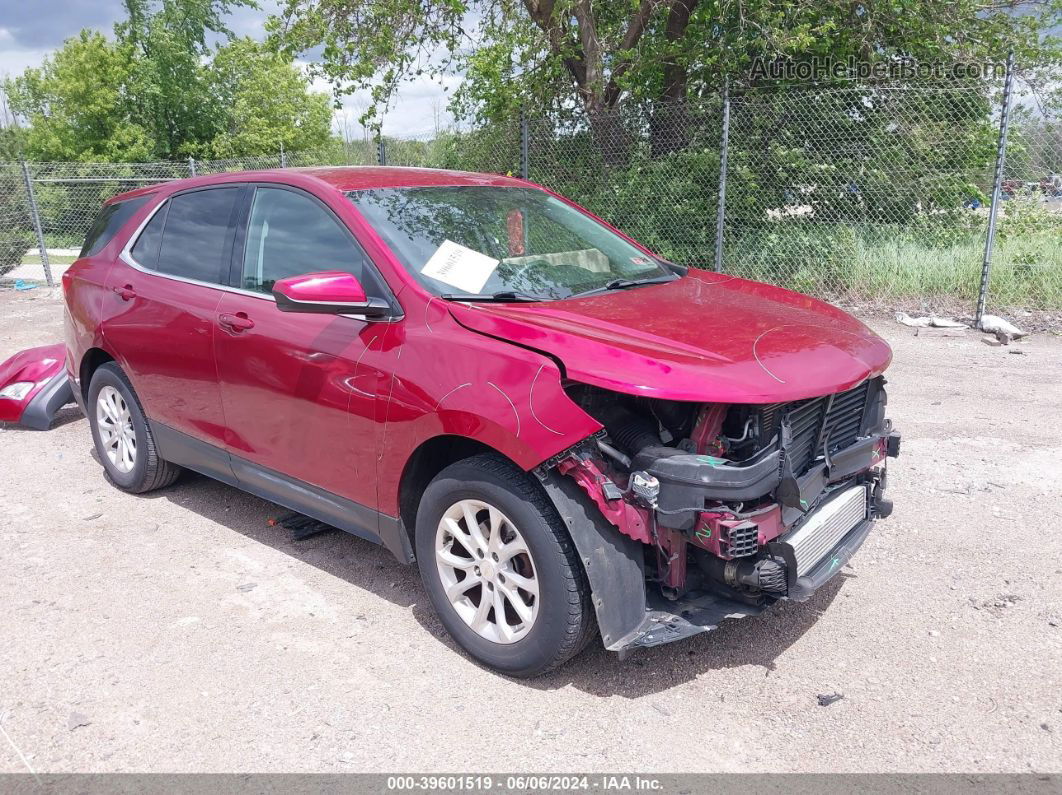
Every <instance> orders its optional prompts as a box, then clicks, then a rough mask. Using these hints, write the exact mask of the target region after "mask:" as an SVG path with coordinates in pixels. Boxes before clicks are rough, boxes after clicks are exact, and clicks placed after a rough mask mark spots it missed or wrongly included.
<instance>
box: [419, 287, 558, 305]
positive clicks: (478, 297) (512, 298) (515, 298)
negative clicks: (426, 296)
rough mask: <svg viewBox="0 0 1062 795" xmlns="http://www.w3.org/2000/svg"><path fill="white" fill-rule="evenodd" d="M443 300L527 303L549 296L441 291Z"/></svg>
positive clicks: (507, 292)
mask: <svg viewBox="0 0 1062 795" xmlns="http://www.w3.org/2000/svg"><path fill="white" fill-rule="evenodd" d="M439 297H440V298H441V299H443V300H444V301H485V302H490V301H495V302H497V303H499V304H501V303H529V302H531V301H548V300H550V299H549V298H543V297H542V296H538V295H528V294H527V293H519V292H516V291H515V290H502V291H500V292H497V293H486V294H478V293H443V294H442V295H440V296H439Z"/></svg>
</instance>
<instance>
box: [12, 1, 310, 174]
mask: <svg viewBox="0 0 1062 795" xmlns="http://www.w3.org/2000/svg"><path fill="white" fill-rule="evenodd" d="M249 4H251V2H250V0H125V7H126V11H127V17H126V19H125V20H124V21H123V22H121V23H119V24H118V25H116V26H115V38H114V40H111V39H108V38H107V37H105V36H104V35H102V34H101V33H98V32H91V31H87V30H86V31H82V32H81V34H80V35H79V36H77V37H74V38H72V39H69V40H67V41H66V42H65V43H64V44H63V46H62V47H61V48H60V49H58V50H57V51H56V52H55V53H54V54H53V55H52V56H51V57H49V58H47V59H45V61H44V63H43V64H42V65H41V66H40V67H37V68H31V69H27V70H26V71H25V72H24V73H23V74H22V75H20V76H18V77H16V78H15V79H13V80H9V81H7V82H6V84H5V88H6V90H7V93H8V95H9V98H10V105H11V108H12V110H13V111H15V112H17V113H18V114H20V115H21V116H22V117H23V118H24V119H25V120H26V121H27V122H28V129H27V130H26V131H25V136H24V138H25V140H24V148H25V154H26V156H27V157H29V158H31V159H35V160H80V161H83V162H91V161H105V162H107V161H109V162H139V161H146V160H161V159H171V158H173V159H176V158H186V157H188V156H195V157H210V156H222V157H231V156H237V155H252V154H265V153H269V154H275V153H276V152H277V151H278V149H279V148H280V147H281V146H284V147H285V148H288V149H292V148H304V147H310V146H316V145H319V144H321V143H323V142H325V141H326V140H327V139H328V137H329V131H330V115H331V113H330V108H329V100H328V98H327V97H326V96H325V95H321V94H315V93H312V92H311V91H310V90H309V79H308V78H307V77H306V76H304V75H303V74H302V73H301V72H300V71H299V70H298V68H297V67H295V65H294V64H293V63H292V62H291V60H290V59H287V58H284V57H282V56H279V55H277V54H275V53H267V52H265V51H264V50H263V49H262V48H261V47H260V46H259V45H256V44H255V43H254V42H251V41H250V40H241V41H230V42H229V43H228V44H227V45H226V46H222V47H220V48H219V49H218V50H217V51H216V52H215V51H213V49H212V48H211V46H210V45H209V44H208V41H209V40H210V39H211V37H213V36H215V35H222V36H226V35H228V33H229V32H228V30H227V29H226V28H225V26H224V24H223V21H222V20H223V19H224V16H225V15H226V14H227V13H228V12H229V11H230V10H231V9H232V8H233V7H236V6H240V5H249Z"/></svg>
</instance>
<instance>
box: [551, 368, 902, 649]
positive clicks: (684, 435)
mask: <svg viewBox="0 0 1062 795" xmlns="http://www.w3.org/2000/svg"><path fill="white" fill-rule="evenodd" d="M884 384H885V380H884V378H883V377H880V376H879V377H876V378H872V379H868V380H866V381H864V382H863V383H861V384H859V385H858V386H856V387H854V388H852V389H849V390H847V391H845V392H841V393H838V394H834V395H827V396H824V397H816V398H811V399H807V400H799V401H794V402H791V403H780V404H767V405H738V404H734V405H722V404H702V405H695V404H689V403H682V402H678V401H667V400H658V399H649V398H641V397H632V396H627V395H620V394H618V393H614V392H610V391H608V390H604V389H600V388H597V387H592V386H587V385H585V384H575V383H572V384H568V385H567V386H566V391H567V392H568V394H569V396H570V397H571V398H572V399H573V400H574V401H575V402H576V403H577V404H578V405H579V406H580V407H581V408H582V409H583V410H584V411H586V412H587V413H588V414H590V416H592V417H594V418H595V419H597V420H598V421H599V422H600V423H601V425H602V426H603V430H602V431H600V432H599V433H598V434H597V435H595V436H594V437H592V438H590V439H587V440H585V441H584V442H582V443H581V444H579V445H577V446H575V447H574V448H572V449H570V450H567V451H565V452H563V453H561V454H560V455H558V456H555V457H554V458H553V459H551V460H550V461H547V462H545V463H544V464H543V465H542V466H540V467H539V468H538V474H539V476H540V477H541V478H542V480H543V483H544V485H545V487H546V489H547V491H548V492H549V493H550V496H551V497H552V498H553V501H554V503H555V504H556V505H557V507H558V510H559V511H560V513H561V516H562V518H563V519H564V520H565V522H566V524H567V525H568V528H569V530H570V532H571V534H572V537H573V540H574V541H575V544H576V547H577V548H578V550H579V552H580V555H581V557H582V559H583V564H584V567H585V568H586V571H587V576H588V578H589V580H590V584H591V588H592V591H593V594H594V596H593V598H594V605H595V609H596V611H597V615H598V623H599V625H600V627H601V633H602V638H603V640H604V643H605V646H606V648H608V649H611V650H623V649H629V648H635V647H639V646H655V645H657V644H660V643H666V642H669V641H672V640H678V639H681V638H683V637H687V636H689V635H692V634H695V633H698V632H704V631H708V630H711V629H714V628H715V627H716V626H717V625H718V624H719V622H720V621H722V620H723V619H724V618H739V617H743V616H750V615H755V614H757V613H760V612H762V611H763V610H764V609H766V608H767V607H769V606H770V605H771V604H773V603H774V602H776V601H778V600H779V599H791V600H797V601H803V600H806V599H808V598H809V597H810V596H811V595H812V594H813V593H814V592H815V591H816V590H817V589H818V588H820V587H822V585H824V584H825V583H826V582H827V581H828V580H830V579H831V578H832V577H833V576H835V575H836V574H837V573H838V572H839V571H840V569H841V568H842V567H843V566H844V564H845V563H846V562H847V561H848V559H849V558H850V557H851V556H852V555H853V554H854V553H855V551H856V550H857V549H858V548H859V547H860V545H862V543H863V541H864V540H865V539H866V537H867V534H868V533H869V532H870V529H871V526H872V525H873V522H874V520H875V519H879V518H884V517H886V516H888V515H889V514H890V513H891V511H892V505H891V503H890V502H889V501H888V500H887V499H886V498H885V487H886V469H887V467H886V461H887V459H888V458H889V457H895V456H897V455H898V454H899V446H900V436H899V434H898V433H897V432H896V431H894V430H893V429H892V426H891V423H890V421H889V420H888V419H886V417H885V406H886V397H885V390H884ZM587 498H589V500H590V501H591V502H592V503H593V505H594V506H595V507H596V509H597V511H598V512H600V514H601V516H602V517H603V518H604V519H605V520H606V521H607V522H608V523H609V524H610V525H612V526H613V527H614V528H615V530H616V532H614V533H605V534H603V533H602V532H601V531H600V530H598V529H597V528H598V527H599V526H600V521H599V520H597V523H596V524H595V520H596V517H592V516H590V515H589V513H590V511H588V508H587V506H586V499H587Z"/></svg>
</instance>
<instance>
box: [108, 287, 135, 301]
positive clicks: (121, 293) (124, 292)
mask: <svg viewBox="0 0 1062 795" xmlns="http://www.w3.org/2000/svg"><path fill="white" fill-rule="evenodd" d="M111 290H113V291H114V294H115V295H117V296H118V297H119V298H121V299H122V300H123V301H130V300H132V299H133V298H136V290H134V289H133V285H131V284H127V285H125V286H124V287H112V288H111Z"/></svg>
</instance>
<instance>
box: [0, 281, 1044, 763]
mask: <svg viewBox="0 0 1062 795" xmlns="http://www.w3.org/2000/svg"><path fill="white" fill-rule="evenodd" d="M60 311H61V310H60V306H59V302H58V297H57V296H56V295H55V294H54V292H53V291H47V290H45V289H38V290H34V291H31V292H27V293H14V292H12V291H0V359H3V358H6V357H7V356H9V355H11V354H13V353H15V352H16V351H18V350H20V349H22V348H24V347H28V346H30V345H36V344H43V343H46V342H51V341H53V340H57V339H59V338H60V337H61V320H60ZM875 326H876V328H877V329H878V331H879V332H880V333H882V334H883V335H885V337H886V338H887V339H888V340H889V341H890V342H891V343H892V345H893V347H894V350H895V362H894V364H893V367H892V369H891V371H890V382H891V386H890V397H891V406H890V408H891V415H892V417H893V418H894V420H895V421H896V423H897V425H898V426H899V427H900V429H901V430H902V431H903V433H904V447H903V454H902V457H901V458H900V459H899V461H898V462H894V464H893V466H892V471H891V472H890V475H891V478H890V485H891V494H892V496H893V497H894V498H895V502H896V511H895V513H894V514H893V516H892V518H891V519H889V520H888V521H885V522H882V523H880V524H879V525H878V526H877V528H876V529H875V530H874V532H873V533H872V534H871V536H870V538H869V540H868V541H867V543H866V545H865V546H864V548H863V549H862V550H861V551H860V553H859V554H858V555H856V557H855V559H854V560H853V561H852V562H851V564H850V565H849V566H848V567H847V568H846V569H845V570H844V572H843V576H840V577H838V578H836V579H835V580H834V581H833V582H832V583H831V584H830V585H829V586H827V587H826V588H824V589H823V590H822V591H820V592H819V593H818V594H817V595H816V597H815V598H814V599H812V600H811V601H809V602H807V603H804V604H783V605H779V606H778V607H776V608H775V609H773V610H771V611H768V612H767V613H766V614H765V615H762V616H759V617H757V618H751V619H745V620H742V621H732V622H728V623H726V624H725V625H724V626H723V627H721V628H720V629H719V630H718V631H716V632H713V633H710V634H707V635H701V636H699V637H697V638H694V639H692V640H690V641H687V642H683V643H677V644H672V645H668V646H663V647H659V648H656V649H651V650H647V651H643V652H640V653H637V654H634V655H632V656H630V657H628V658H627V659H626V660H624V661H620V660H618V659H617V657H616V656H615V655H611V654H608V653H606V652H604V651H603V650H600V649H592V650H590V651H588V652H587V653H585V654H584V655H583V656H581V657H579V658H578V659H576V660H575V661H573V662H572V663H570V664H569V665H568V666H566V667H565V668H563V669H562V670H561V671H559V672H557V673H555V674H553V675H551V676H549V677H546V678H543V679H540V680H537V681H532V682H517V681H510V680H507V679H505V678H502V677H500V676H496V675H494V674H492V673H489V672H488V671H486V670H483V669H481V668H479V667H478V666H476V665H475V664H473V663H472V662H470V661H469V660H468V659H467V658H466V657H464V656H463V655H462V654H461V653H460V652H458V651H457V650H456V649H455V647H454V645H453V644H452V643H451V642H450V641H449V640H448V639H447V638H446V636H445V635H444V634H443V632H442V628H441V626H440V624H439V622H438V621H436V620H435V618H434V617H433V616H432V614H431V612H430V609H429V607H428V606H427V603H426V600H425V598H424V594H423V591H422V590H421V588H420V585H419V582H418V579H417V574H416V571H415V569H413V568H405V567H402V566H400V565H399V564H397V563H396V562H395V561H394V560H393V559H392V558H391V557H390V556H389V555H388V554H387V553H386V552H385V551H384V550H383V549H382V548H378V547H375V546H373V545H371V544H369V543H367V542H364V541H361V540H359V539H356V538H354V537H351V536H346V535H343V534H338V533H336V534H331V535H325V536H318V537H315V538H312V539H309V540H307V541H303V542H299V543H293V542H292V541H291V540H290V538H289V535H288V533H287V532H286V531H283V530H282V529H280V528H278V527H272V526H270V525H269V523H268V520H269V518H270V517H273V516H276V515H277V514H278V513H280V512H281V511H280V509H279V508H278V507H277V506H275V505H272V504H270V503H267V502H265V501H262V500H259V499H257V498H254V497H251V496H248V495H245V494H242V493H241V492H239V491H236V490H235V489H232V488H229V487H226V486H223V485H221V484H218V483H214V482H212V481H210V480H207V479H205V478H202V477H196V476H190V475H189V476H185V477H184V478H182V480H181V481H180V482H179V483H178V484H177V485H176V486H174V487H171V488H169V489H166V490H164V491H161V492H157V493H155V494H152V495H149V496H142V497H134V496H129V495H126V494H123V493H122V492H120V491H118V490H116V489H115V488H113V487H111V486H109V485H108V484H107V483H106V482H105V481H104V479H103V475H102V471H101V468H100V466H99V465H98V464H97V463H96V461H95V460H94V459H93V457H92V454H91V448H92V443H91V441H90V437H89V432H88V426H87V423H86V421H85V420H84V419H83V418H81V416H80V415H79V414H78V413H77V412H76V411H74V410H67V411H66V412H65V413H64V414H63V416H62V418H61V424H60V425H59V427H57V428H55V429H54V430H52V431H51V432H49V433H39V432H33V431H23V430H20V429H17V428H10V427H8V428H5V429H3V430H2V431H0V451H2V453H0V455H2V459H0V460H2V461H3V466H2V468H0V473H2V493H3V495H4V499H3V516H2V519H0V603H2V605H3V608H4V609H3V620H2V622H0V720H2V723H0V728H2V729H3V734H4V736H3V737H0V771H6V772H17V771H23V770H25V769H26V767H31V768H32V769H34V770H36V771H38V772H40V771H47V772H73V771H91V772H97V771H212V772H225V771H323V772H351V771H374V772H383V771H407V772H408V771H474V772H484V771H517V772H526V771H542V770H555V771H607V770H613V771H615V770H620V771H631V770H638V771H644V772H672V771H858V772H876V771H1008V772H1023V771H1030V770H1035V771H1055V772H1057V771H1062V688H1060V685H1062V663H1060V660H1062V568H1060V567H1062V534H1060V533H1059V530H1060V527H1062V430H1060V422H1059V421H1060V419H1062V410H1060V408H1059V407H1060V406H1062V339H1060V338H1058V337H1056V336H1051V335H1043V336H1037V337H1034V338H1031V339H1029V340H1027V341H1025V342H1022V343H1018V344H1014V345H1011V346H1010V347H1009V348H1000V347H990V346H988V345H984V344H982V341H981V338H980V335H978V334H974V333H972V332H970V333H968V334H967V335H966V336H965V337H961V338H955V337H937V336H927V335H926V334H925V333H923V334H922V335H920V336H915V335H914V332H913V330H912V329H908V328H903V327H900V326H898V325H896V324H894V323H888V322H881V323H878V322H876V321H875ZM1018 352H1020V353H1021V354H1022V355H1014V354H1015V353H1018ZM834 692H838V693H841V694H843V695H844V698H843V699H842V700H840V701H837V702H835V703H833V704H832V705H830V706H826V707H823V706H819V704H818V701H817V696H818V694H829V693H834Z"/></svg>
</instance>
